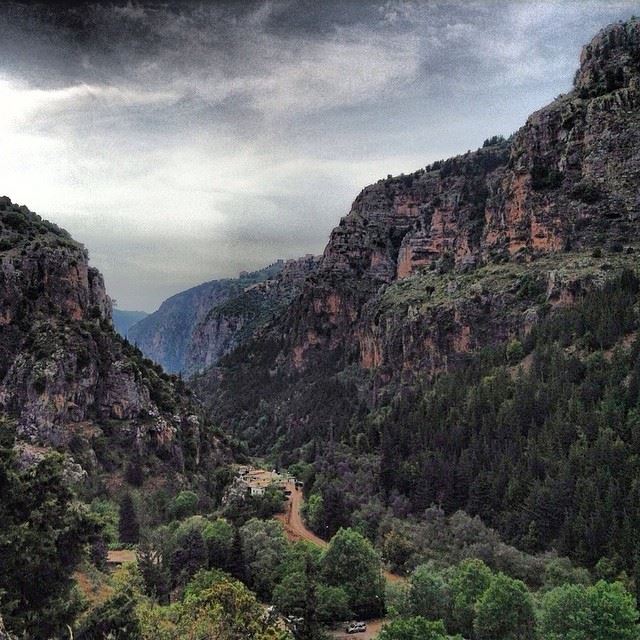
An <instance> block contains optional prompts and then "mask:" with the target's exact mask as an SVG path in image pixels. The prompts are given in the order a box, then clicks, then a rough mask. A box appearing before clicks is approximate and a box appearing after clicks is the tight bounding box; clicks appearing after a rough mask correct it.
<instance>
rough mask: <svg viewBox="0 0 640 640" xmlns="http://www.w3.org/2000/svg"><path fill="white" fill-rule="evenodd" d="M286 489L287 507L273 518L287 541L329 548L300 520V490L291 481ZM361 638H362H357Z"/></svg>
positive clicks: (390, 576)
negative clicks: (305, 542)
mask: <svg viewBox="0 0 640 640" xmlns="http://www.w3.org/2000/svg"><path fill="white" fill-rule="evenodd" d="M286 488H287V489H288V490H289V491H291V496H290V497H289V499H288V500H287V506H286V509H285V512H284V513H279V514H277V515H276V516H275V517H276V519H277V520H280V522H282V526H283V527H284V531H285V533H286V534H287V537H288V538H289V540H292V541H293V542H297V541H298V540H307V541H308V542H311V543H313V544H315V545H317V546H318V547H322V548H323V549H324V548H326V547H328V546H329V543H328V542H327V541H326V540H323V539H322V538H320V537H318V536H317V535H316V534H315V533H313V531H311V530H310V529H307V527H306V526H305V524H304V521H303V520H302V513H301V510H302V503H303V502H304V500H303V498H302V490H300V489H297V488H296V486H295V482H294V481H293V480H288V481H287V483H286ZM382 573H383V575H384V578H385V580H386V581H387V582H402V581H403V580H405V578H403V577H402V576H399V575H397V574H396V573H391V572H390V571H383V572H382ZM359 637H362V636H359Z"/></svg>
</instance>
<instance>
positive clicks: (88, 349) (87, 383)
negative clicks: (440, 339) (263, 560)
mask: <svg viewBox="0 0 640 640" xmlns="http://www.w3.org/2000/svg"><path fill="white" fill-rule="evenodd" d="M0 319H1V320H0V418H1V419H4V420H8V421H9V422H10V423H12V424H13V425H14V426H15V429H16V432H17V435H18V438H19V439H20V440H21V441H22V443H23V444H24V445H25V446H28V447H30V449H28V451H31V452H34V451H40V450H42V451H46V450H47V448H50V447H56V448H62V449H67V450H70V451H72V452H73V453H74V456H77V457H78V458H79V460H80V461H81V462H82V464H83V465H84V466H85V467H86V471H89V472H93V471H97V470H98V469H100V468H102V469H104V468H106V469H107V471H110V472H114V471H117V470H118V466H119V465H121V464H125V463H126V461H127V460H128V459H130V458H131V456H132V454H137V455H138V456H139V457H140V458H141V459H142V460H144V461H151V460H152V459H153V460H156V461H157V463H158V465H162V464H165V465H168V466H169V467H171V468H172V469H173V470H174V471H177V472H178V473H185V472H187V471H189V469H188V467H189V466H191V470H193V465H197V464H198V463H199V460H200V453H201V450H202V449H203V448H206V447H209V448H211V447H215V446H216V445H215V442H214V441H213V440H212V439H211V438H209V437H208V435H207V432H206V430H205V429H203V428H202V424H201V420H200V418H198V417H197V416H196V415H194V408H193V407H192V406H191V403H190V401H189V400H188V399H187V398H186V396H184V395H182V393H183V392H181V391H179V390H178V389H177V388H176V385H175V383H174V381H172V380H171V379H170V378H168V377H167V376H166V375H165V374H163V373H162V371H161V370H160V368H159V367H157V366H154V365H153V364H152V363H151V362H150V361H148V360H145V359H144V357H143V356H142V354H141V353H140V352H139V351H138V350H136V349H135V348H133V347H131V346H130V345H128V344H127V343H125V342H124V341H123V340H122V339H121V338H119V337H118V336H117V335H116V334H115V333H114V331H113V329H112V327H111V301H110V300H109V297H108V296H107V294H106V292H105V288H104V282H103V279H102V276H101V275H100V273H99V272H98V271H97V270H95V269H93V268H91V267H90V266H89V264H88V256H87V252H86V250H85V249H84V247H83V246H82V245H80V244H78V243H76V242H75V241H73V239H72V238H71V237H70V236H69V235H68V234H67V233H66V232H65V231H63V230H61V229H59V228H57V227H56V226H55V225H52V224H50V223H48V222H46V221H44V220H42V219H41V218H40V217H39V216H37V215H36V214H34V213H32V212H31V211H29V210H28V209H27V208H26V207H24V206H22V207H19V206H17V205H14V204H13V203H12V202H11V201H10V200H9V198H7V197H3V198H0ZM185 442H189V453H188V455H185V452H184V444H185Z"/></svg>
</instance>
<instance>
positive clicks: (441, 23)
mask: <svg viewBox="0 0 640 640" xmlns="http://www.w3.org/2000/svg"><path fill="white" fill-rule="evenodd" d="M638 9H639V7H638V6H637V3H633V2H595V1H594V2H569V1H566V2H563V1H560V0H559V1H556V2H411V1H397V2H396V1H389V2H372V1H369V2H365V1H355V0H354V1H352V2H317V1H315V2H309V1H307V0H302V1H298V2H296V1H293V0H290V1H287V0H281V1H272V2H235V3H234V2H220V3H204V2H199V3H195V2H168V3H167V2H165V3H153V2H147V3H134V2H126V3H106V2H103V3H67V5H66V6H64V7H62V6H61V5H60V4H58V3H56V5H52V4H47V3H42V4H40V5H34V4H32V3H15V2H14V3H5V4H3V5H2V6H1V7H0V29H1V30H2V33H3V38H2V39H0V60H1V62H0V115H1V116H2V118H1V120H0V134H2V136H3V141H4V146H5V148H6V149H10V153H8V154H5V157H4V158H3V159H2V160H0V175H2V177H3V178H4V180H3V182H4V183H5V186H4V190H5V191H6V192H7V193H8V195H11V196H12V197H13V198H14V199H16V200H19V201H21V202H26V203H28V204H29V205H30V206H32V207H33V208H35V209H37V210H38V211H39V212H40V213H42V214H43V215H47V216H49V217H51V218H54V219H55V220H56V221H57V222H60V223H61V224H64V225H66V226H67V227H68V228H69V230H70V231H72V232H73V233H75V235H77V236H78V237H79V238H80V239H82V240H83V241H84V242H85V243H86V244H87V246H88V247H89V249H90V251H91V255H92V259H93V261H94V263H95V264H97V266H99V267H100V268H101V269H103V271H104V272H105V275H106V278H107V284H108V286H109V287H110V289H111V291H112V292H113V293H114V295H115V297H116V298H118V299H119V301H120V303H121V305H122V306H123V307H135V308H147V309H149V308H152V307H153V306H154V305H156V304H157V303H159V302H160V300H161V299H162V298H164V297H166V296H167V295H169V294H170V293H173V292H175V291H177V290H179V289H181V288H184V287H186V286H190V285H192V284H196V283H198V282H200V281H202V280H205V279H209V278H212V277H217V276H228V275H232V274H233V273H235V272H236V271H237V270H238V269H240V268H254V267H258V266H260V264H262V263H268V262H271V261H273V260H274V259H275V258H278V257H295V256H296V255H300V254H303V253H306V252H309V251H314V252H320V251H321V250H322V247H323V245H324V242H325V240H326V238H327V236H328V232H329V230H330V228H331V227H332V226H333V225H334V224H335V223H336V222H337V220H338V219H339V217H340V216H341V215H344V214H345V213H346V211H347V209H348V206H349V203H350V201H351V200H352V199H353V197H354V196H355V195H356V192H357V191H358V189H359V188H361V187H362V186H363V185H364V184H366V183H368V182H371V181H373V180H376V179H377V178H379V177H380V176H382V175H386V174H387V173H390V172H393V173H397V172H400V171H411V170H414V169H416V168H418V167H419V166H422V165H424V164H426V163H427V162H429V161H431V160H434V159H437V158H439V157H443V156H447V155H450V154H453V153H458V152H464V151H465V150H466V149H468V148H473V147H475V146H478V145H479V144H481V143H482V140H483V139H484V138H485V137H487V136H489V135H492V134H494V133H505V134H508V133H511V132H512V131H513V130H515V129H516V128H517V127H518V126H519V125H520V124H521V123H522V122H523V120H524V118H525V117H526V115H527V114H528V113H529V112H530V111H531V110H533V109H535V108H537V107H540V106H542V105H543V104H545V103H546V102H548V101H549V100H550V99H552V98H553V97H554V96H555V95H556V94H558V93H560V92H564V91H567V90H568V89H570V85H571V78H572V75H573V72H574V70H575V67H576V65H577V58H578V54H579V50H580V47H581V45H582V44H584V43H585V42H586V41H588V40H589V38H590V37H591V36H592V35H593V34H594V33H595V31H597V29H598V28H600V27H601V26H603V25H605V24H606V23H608V22H611V21H613V20H617V19H624V18H627V17H629V15H631V14H632V13H634V12H636V13H638Z"/></svg>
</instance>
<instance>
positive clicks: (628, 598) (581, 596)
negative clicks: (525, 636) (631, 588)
mask: <svg viewBox="0 0 640 640" xmlns="http://www.w3.org/2000/svg"><path fill="white" fill-rule="evenodd" d="M637 621H638V610H637V609H636V606H635V602H634V599H633V596H632V595H631V594H630V593H629V592H628V591H627V590H626V589H625V588H624V587H623V586H622V585H621V584H620V583H618V582H614V583H609V582H605V581H604V580H601V581H599V582H598V583H597V584H595V585H593V586H591V587H585V586H584V585H563V586H561V587H556V588H555V589H552V590H551V591H549V592H547V593H546V594H545V595H544V596H543V598H542V603H541V614H540V633H541V637H542V638H543V640H634V639H636V638H638V627H637Z"/></svg>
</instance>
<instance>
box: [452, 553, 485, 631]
mask: <svg viewBox="0 0 640 640" xmlns="http://www.w3.org/2000/svg"><path fill="white" fill-rule="evenodd" d="M492 576H493V574H492V573H491V570H490V569H489V567H487V565H486V564H485V563H484V562H482V560H478V559H475V558H473V559H469V560H463V561H462V562H461V563H460V564H459V565H458V566H457V567H455V568H454V569H453V570H452V571H451V573H450V576H449V580H448V583H449V592H450V598H451V610H450V611H451V614H450V618H451V619H450V621H449V624H450V628H451V629H455V630H456V631H458V632H459V633H461V634H462V635H463V636H465V637H466V638H469V637H471V636H472V635H473V622H474V619H475V613H476V609H475V607H476V602H477V601H478V600H479V599H480V597H481V596H482V594H483V593H484V592H485V591H486V590H487V589H488V588H489V585H490V584H491V578H492Z"/></svg>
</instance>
